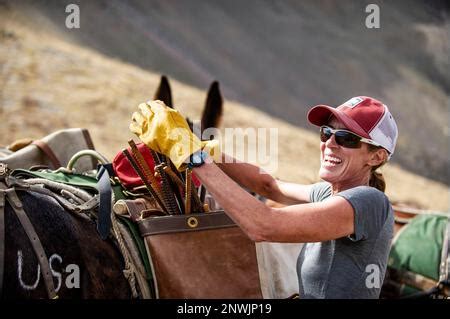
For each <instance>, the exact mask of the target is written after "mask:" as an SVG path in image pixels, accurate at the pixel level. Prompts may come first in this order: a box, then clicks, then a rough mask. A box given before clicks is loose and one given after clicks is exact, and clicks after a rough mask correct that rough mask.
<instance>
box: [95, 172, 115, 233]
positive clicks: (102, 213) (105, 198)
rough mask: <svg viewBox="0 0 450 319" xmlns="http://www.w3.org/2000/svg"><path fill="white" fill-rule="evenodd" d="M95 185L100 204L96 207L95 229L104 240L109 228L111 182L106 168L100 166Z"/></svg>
mask: <svg viewBox="0 0 450 319" xmlns="http://www.w3.org/2000/svg"><path fill="white" fill-rule="evenodd" d="M97 180H98V183H97V186H98V192H99V194H100V204H99V208H98V221H97V231H98V233H99V234H100V237H101V238H102V239H103V240H105V239H106V238H108V236H109V233H110V229H111V196H112V190H111V182H110V180H109V173H108V170H107V169H106V168H105V167H103V166H100V168H99V171H98V173H97Z"/></svg>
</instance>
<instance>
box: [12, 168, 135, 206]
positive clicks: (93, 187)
mask: <svg viewBox="0 0 450 319" xmlns="http://www.w3.org/2000/svg"><path fill="white" fill-rule="evenodd" d="M11 175H12V176H14V177H17V178H44V179H47V180H50V181H53V182H58V183H63V184H67V185H70V186H74V187H77V188H81V189H83V190H85V191H87V192H88V193H91V194H98V191H99V190H98V180H97V178H96V177H95V176H91V175H85V174H77V173H73V172H70V171H68V170H65V169H58V170H55V171H52V170H48V169H46V170H39V171H31V170H27V169H21V168H20V169H19V168H18V169H15V170H13V171H12V172H11ZM111 187H112V190H113V192H114V196H115V197H114V199H115V200H116V201H117V200H119V199H125V198H126V197H125V195H124V193H123V188H122V185H121V184H120V183H118V182H114V181H112V182H111Z"/></svg>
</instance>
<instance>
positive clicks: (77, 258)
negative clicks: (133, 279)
mask: <svg viewBox="0 0 450 319" xmlns="http://www.w3.org/2000/svg"><path fill="white" fill-rule="evenodd" d="M154 99H159V100H162V101H164V102H165V103H166V104H167V105H170V106H172V107H173V105H172V96H171V90H170V85H169V82H168V80H167V78H166V77H165V76H163V77H162V78H161V82H160V85H159V87H158V90H157V92H156V94H155V96H154ZM221 114H222V97H221V94H220V90H219V85H218V83H217V82H214V83H213V84H212V85H211V87H210V90H209V92H208V97H207V99H206V103H205V108H204V112H203V116H202V123H204V124H202V126H203V125H213V126H214V125H217V123H218V121H219V120H220V117H221ZM0 192H3V193H2V194H0V195H4V194H5V192H4V189H0ZM16 194H17V196H18V197H19V199H20V202H21V203H22V205H23V210H24V211H25V212H26V215H27V216H28V218H29V220H30V222H31V224H32V225H33V227H34V229H35V232H36V235H37V236H38V237H39V239H40V242H41V243H42V246H43V249H44V252H45V254H46V256H45V258H44V259H46V260H47V263H48V265H49V269H50V271H51V277H52V280H53V286H54V288H55V291H56V295H57V297H59V298H83V299H86V298H89V299H90V298H108V299H116V298H118V299H129V298H131V297H132V291H131V289H130V286H129V284H128V281H127V279H126V278H125V277H124V274H123V269H124V260H123V258H122V255H121V252H120V250H119V249H118V247H117V245H116V243H115V242H113V240H112V239H111V238H108V239H107V240H102V239H101V238H100V237H99V235H98V233H97V230H96V224H95V221H93V220H92V219H89V218H81V217H79V216H77V215H74V214H72V213H70V212H69V211H67V209H66V208H64V207H62V206H61V205H60V204H59V203H58V202H57V201H56V200H55V199H54V198H53V197H50V196H47V195H44V194H41V193H37V192H33V191H23V190H18V191H16ZM2 198H4V196H2ZM0 199H1V198H0ZM1 204H2V201H1V200H0V206H3V205H1ZM2 211H3V213H4V215H3V216H1V215H0V217H4V219H3V218H0V226H2V225H1V224H2V223H1V222H2V220H3V221H4V232H3V234H4V241H3V240H2V239H1V237H0V245H3V247H4V250H0V252H2V251H3V252H4V256H1V254H0V257H4V258H0V262H2V263H3V265H4V267H2V270H3V277H2V278H3V282H2V285H1V298H2V299H24V298H30V299H41V298H48V297H49V293H48V289H47V288H46V285H45V283H44V276H43V275H42V271H43V270H44V269H42V267H41V266H40V263H39V261H38V258H37V257H36V253H35V251H34V250H33V247H32V244H31V241H30V240H32V238H29V237H28V236H27V234H26V232H25V230H24V228H23V227H22V225H21V223H20V222H19V219H18V218H17V214H16V213H15V211H14V209H13V208H12V206H11V203H10V202H9V201H8V200H6V201H5V202H4V209H3V210H0V213H1V212H2ZM2 231H3V229H0V234H1V233H2ZM0 275H1V274H0Z"/></svg>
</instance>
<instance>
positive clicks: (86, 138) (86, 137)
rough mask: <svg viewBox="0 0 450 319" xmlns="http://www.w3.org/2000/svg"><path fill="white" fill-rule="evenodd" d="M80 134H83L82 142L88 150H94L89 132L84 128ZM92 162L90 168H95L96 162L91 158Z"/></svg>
mask: <svg viewBox="0 0 450 319" xmlns="http://www.w3.org/2000/svg"><path fill="white" fill-rule="evenodd" d="M81 132H82V133H83V137H84V141H85V142H86V145H87V147H88V148H89V149H91V150H95V147H94V143H93V142H92V138H91V135H90V134H89V131H88V130H87V129H85V128H83V129H81ZM91 161H92V167H95V166H96V165H97V161H96V159H95V158H93V157H91Z"/></svg>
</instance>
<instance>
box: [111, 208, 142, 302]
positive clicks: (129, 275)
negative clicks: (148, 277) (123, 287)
mask: <svg viewBox="0 0 450 319" xmlns="http://www.w3.org/2000/svg"><path fill="white" fill-rule="evenodd" d="M117 223H118V222H117V219H116V216H115V215H114V213H111V225H112V229H113V234H114V238H115V239H116V240H117V243H118V245H119V249H120V252H121V253H122V256H123V259H124V261H125V269H124V270H123V275H124V276H125V278H126V279H127V280H128V284H129V285H130V288H131V294H132V296H133V298H138V296H139V294H138V292H137V289H136V276H135V273H136V269H135V266H134V264H133V263H132V261H131V258H130V254H129V252H128V250H127V248H126V247H125V242H124V240H123V237H122V234H121V233H120V230H119V226H118V225H117Z"/></svg>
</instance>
